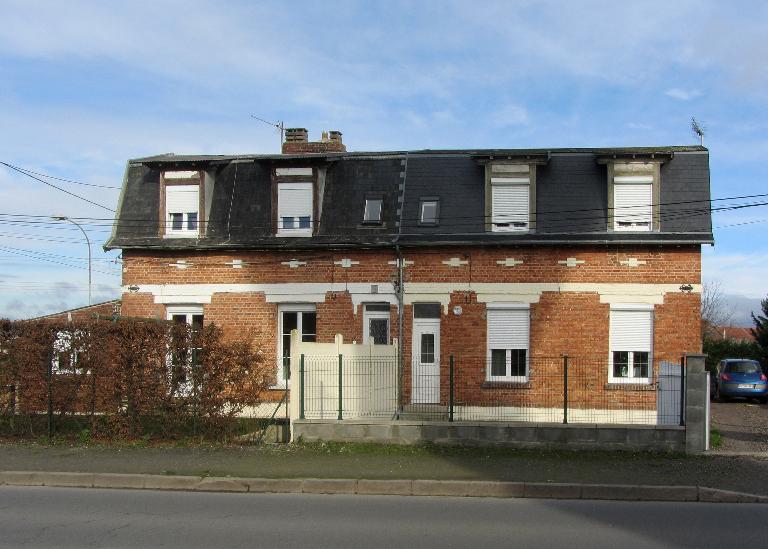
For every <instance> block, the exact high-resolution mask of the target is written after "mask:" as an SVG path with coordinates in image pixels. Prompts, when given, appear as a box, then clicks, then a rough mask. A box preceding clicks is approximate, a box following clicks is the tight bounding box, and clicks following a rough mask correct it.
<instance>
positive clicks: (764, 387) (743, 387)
mask: <svg viewBox="0 0 768 549" xmlns="http://www.w3.org/2000/svg"><path fill="white" fill-rule="evenodd" d="M710 395H711V396H712V398H713V399H716V400H725V399H729V398H738V397H741V398H747V399H749V398H755V399H757V400H759V401H760V402H762V403H763V404H765V403H766V402H768V377H766V376H765V374H764V373H763V370H762V368H761V367H760V363H759V362H758V361H756V360H748V359H745V358H726V359H725V360H721V361H720V363H719V364H718V365H717V368H716V369H715V371H714V372H713V373H712V376H711V377H710Z"/></svg>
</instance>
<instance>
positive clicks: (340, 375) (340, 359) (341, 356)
mask: <svg viewBox="0 0 768 549" xmlns="http://www.w3.org/2000/svg"><path fill="white" fill-rule="evenodd" d="M343 361H344V359H343V355H339V419H344V415H343V414H342V411H341V410H342V403H343V399H344V389H343V385H342V372H343Z"/></svg>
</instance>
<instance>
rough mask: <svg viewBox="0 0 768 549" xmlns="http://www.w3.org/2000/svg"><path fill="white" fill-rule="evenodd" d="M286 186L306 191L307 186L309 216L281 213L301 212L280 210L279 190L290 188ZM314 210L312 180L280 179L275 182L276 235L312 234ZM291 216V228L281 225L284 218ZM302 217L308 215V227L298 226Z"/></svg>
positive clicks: (301, 235)
mask: <svg viewBox="0 0 768 549" xmlns="http://www.w3.org/2000/svg"><path fill="white" fill-rule="evenodd" d="M288 187H294V189H293V190H297V191H298V190H304V191H306V189H307V187H309V192H310V200H309V216H303V215H282V214H285V213H301V212H282V211H281V206H280V191H281V189H282V190H283V191H285V190H291V189H287V188H288ZM314 211H315V187H314V183H313V182H312V181H281V182H278V183H277V236H298V237H306V236H312V227H313V224H314V217H315V215H314ZM289 217H290V218H291V219H292V220H293V224H294V227H293V228H285V227H284V226H283V220H284V219H285V218H289ZM302 217H309V228H300V227H299V224H300V219H301V218H302Z"/></svg>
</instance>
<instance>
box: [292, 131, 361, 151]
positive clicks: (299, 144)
mask: <svg viewBox="0 0 768 549" xmlns="http://www.w3.org/2000/svg"><path fill="white" fill-rule="evenodd" d="M328 152H347V148H346V147H345V146H344V143H342V141H341V132H339V131H336V130H332V131H329V132H323V134H322V138H321V140H320V141H310V140H309V133H308V132H307V130H306V128H286V129H285V142H284V143H283V154H301V153H328Z"/></svg>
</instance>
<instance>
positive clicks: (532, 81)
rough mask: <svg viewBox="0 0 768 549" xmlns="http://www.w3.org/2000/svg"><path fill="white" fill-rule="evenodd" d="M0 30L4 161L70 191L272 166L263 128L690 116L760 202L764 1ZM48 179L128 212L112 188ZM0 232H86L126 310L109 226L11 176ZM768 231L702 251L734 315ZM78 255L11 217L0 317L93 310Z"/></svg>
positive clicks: (227, 8) (623, 130) (348, 12)
mask: <svg viewBox="0 0 768 549" xmlns="http://www.w3.org/2000/svg"><path fill="white" fill-rule="evenodd" d="M0 14H2V20H3V24H2V25H0V119H1V120H2V125H1V126H0V128H2V130H3V131H0V161H4V162H8V163H11V164H14V165H18V166H22V167H24V168H28V169H31V170H34V171H38V172H41V173H45V174H50V175H53V176H56V177H61V178H65V179H72V180H76V181H81V182H87V183H91V184H97V185H105V186H119V185H120V183H121V178H122V173H123V170H124V167H125V161H126V160H127V159H128V158H135V157H140V156H145V155H150V154H157V153H165V152H175V153H177V154H181V153H254V152H277V151H278V150H279V139H278V136H277V135H276V133H275V132H274V131H273V130H271V129H270V128H269V127H268V126H265V125H263V124H261V123H259V122H257V121H255V120H254V119H252V118H250V115H251V114H256V115H258V116H261V117H264V118H268V119H274V120H277V119H280V120H284V121H285V123H286V125H288V126H300V127H306V128H308V129H309V131H310V136H311V138H317V137H318V136H319V134H320V132H321V131H322V130H326V129H338V130H341V131H342V132H343V133H344V141H345V143H346V144H347V147H348V148H349V149H350V150H375V149H380V150H381V149H384V150H386V149H408V148H411V149H421V148H466V147H511V148H514V147H564V146H573V147H582V146H584V147H591V146H639V145H643V146H645V145H671V144H692V143H695V139H694V136H693V135H692V134H691V131H690V128H689V120H690V118H691V116H696V117H697V118H698V119H700V120H701V121H703V123H704V124H705V126H706V128H707V137H706V145H707V146H708V147H709V148H710V151H711V169H712V191H713V195H714V196H715V197H730V196H739V195H750V194H758V193H763V192H768V185H766V181H768V108H766V107H768V64H766V63H765V58H766V55H768V33H766V32H765V29H766V27H767V26H768V5H766V4H765V3H763V2H729V3H728V4H724V3H722V2H707V1H702V0H698V1H684V0H676V1H675V2H668V1H664V2H624V3H616V2H565V1H563V2H546V1H544V2H537V1H519V2H491V1H486V2H482V3H478V2H447V1H441V2H397V1H386V2H375V1H365V2H362V1H361V2H333V1H328V2H322V3H320V2H300V1H293V2H290V3H283V2H259V3H254V2H222V1H218V2H205V1H195V0H184V1H179V2H162V1H157V0H155V1H152V2H141V1H134V2H78V1H69V2H45V1H32V0H24V1H16V0H3V1H2V2H1V3H0ZM51 182H52V183H55V184H58V185H61V186H62V187H64V188H66V189H68V190H71V191H72V192H75V193H78V194H81V195H83V196H85V197H87V198H89V199H91V200H93V201H95V202H99V203H102V204H104V205H106V206H108V207H111V208H114V207H115V205H116V201H117V197H118V191H117V190H115V189H104V188H98V187H85V186H80V185H75V184H72V183H65V182H56V181H53V180H51ZM0 214H24V215H36V216H49V215H52V214H63V215H67V216H73V217H92V218H94V219H93V220H92V221H90V222H89V223H88V224H87V225H86V230H87V231H88V233H89V235H90V236H91V238H92V240H93V241H94V242H95V243H96V244H95V246H94V252H95V253H94V257H95V258H96V261H95V262H94V268H95V269H97V270H98V271H99V272H98V273H95V275H94V288H95V292H94V300H102V299H108V298H111V297H114V296H117V294H118V287H119V276H118V275H119V269H120V266H119V264H117V263H115V262H114V260H115V258H116V253H114V252H113V253H110V254H104V253H103V252H102V251H101V244H103V242H104V241H105V240H106V238H107V236H108V234H109V229H110V223H109V217H110V212H109V211H107V210H104V209H101V208H98V207H96V206H93V205H89V204H87V203H85V202H83V201H80V200H77V199H75V198H72V197H69V196H67V195H65V194H63V193H61V192H58V191H56V190H53V189H51V188H50V187H47V186H45V185H43V184H42V183H39V182H37V181H34V180H32V179H29V178H27V177H24V176H22V175H19V174H17V173H14V172H13V171H11V170H8V169H6V168H5V167H3V166H0ZM14 219H15V221H14ZM20 220H21V221H23V222H20ZM29 221H34V222H33V223H30V222H29ZM764 221H768V207H755V208H748V209H743V210H737V211H734V212H724V213H719V214H717V215H715V218H714V225H715V227H719V226H723V225H732V224H736V223H745V222H754V223H752V224H747V225H739V226H732V227H726V228H722V229H717V230H716V240H717V245H716V246H715V247H714V248H710V247H707V248H705V249H704V253H703V256H704V276H705V279H706V280H712V281H719V282H720V283H721V285H722V288H723V291H724V292H725V293H726V294H728V295H729V296H730V297H729V299H730V300H731V302H732V303H733V306H734V308H735V309H737V313H738V314H737V317H743V315H744V312H745V310H746V309H748V308H750V307H752V306H756V304H757V301H758V300H759V298H760V297H765V296H766V294H767V293H768V283H767V282H766V281H768V242H767V241H766V238H764V234H765V229H766V224H765V223H764ZM22 254H23V255H22ZM85 256H86V249H85V244H84V243H83V242H82V235H81V234H80V233H79V232H78V231H77V229H76V228H75V227H73V226H71V225H67V224H66V223H61V222H55V223H49V222H48V220H47V219H45V218H29V217H23V218H12V217H11V216H8V215H0V316H11V317H20V316H29V315H35V314H43V313H47V312H53V311H56V310H60V309H64V308H70V307H75V306H80V305H84V304H85V303H86V301H87V292H86V280H87V271H86V270H85V265H86V261H85V259H84V258H85ZM61 263H65V264H67V265H68V266H65V265H62V264H61Z"/></svg>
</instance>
